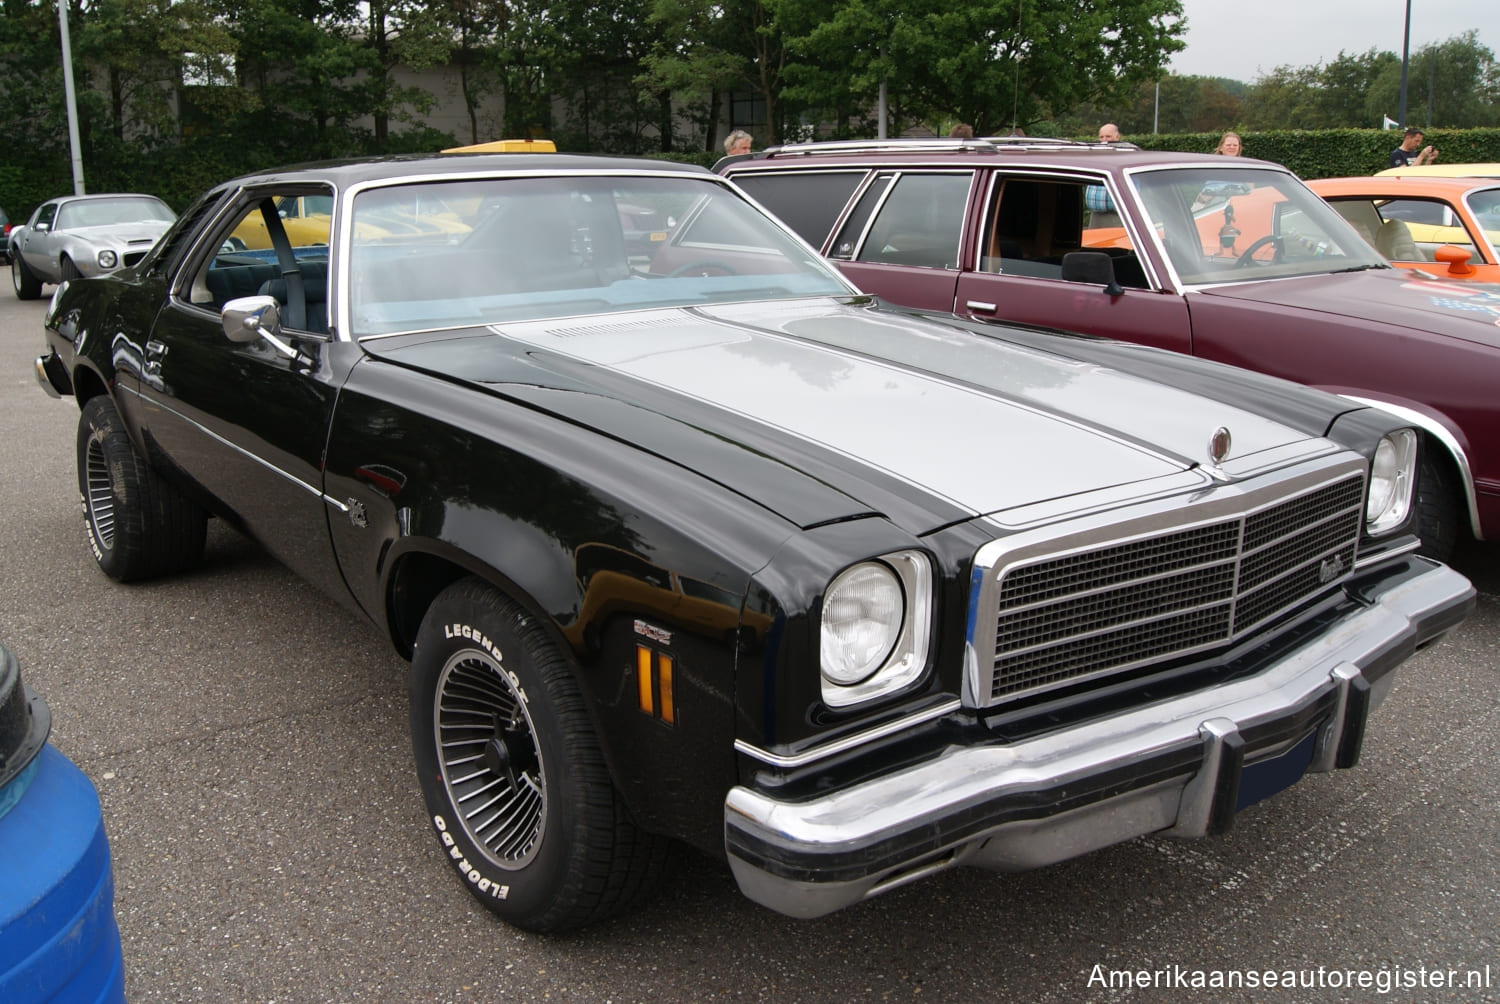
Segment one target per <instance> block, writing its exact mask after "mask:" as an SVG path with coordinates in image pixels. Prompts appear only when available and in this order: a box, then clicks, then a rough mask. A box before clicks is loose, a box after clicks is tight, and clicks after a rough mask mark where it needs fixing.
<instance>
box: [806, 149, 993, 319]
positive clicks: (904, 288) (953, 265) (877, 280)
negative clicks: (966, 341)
mask: <svg viewBox="0 0 1500 1004" xmlns="http://www.w3.org/2000/svg"><path fill="white" fill-rule="evenodd" d="M973 185H974V172H973V171H972V170H959V171H942V170H930V169H919V170H907V169H890V170H882V171H877V172H876V173H875V174H874V175H873V177H871V179H870V180H869V183H868V184H867V185H866V186H865V188H864V190H863V191H862V192H861V193H860V195H859V197H858V199H857V201H856V202H855V203H854V206H853V208H852V209H851V210H850V211H849V213H848V215H847V216H846V217H845V219H844V221H843V223H842V224H841V225H840V226H839V229H838V233H837V234H835V236H834V238H833V239H832V241H831V242H830V243H829V245H828V247H827V248H826V250H825V252H824V253H825V254H826V255H827V256H828V258H829V259H831V260H832V261H833V263H834V264H835V265H837V266H838V267H839V269H840V270H841V271H842V272H843V273H844V274H845V275H847V276H848V277H849V279H850V281H852V282H853V283H854V284H855V285H856V286H858V287H859V288H860V289H862V290H864V291H865V292H867V293H875V294H876V295H878V296H881V297H884V298H885V299H888V300H890V301H892V302H893V303H899V304H902V305H903V306H908V307H920V308H923V309H925V310H941V311H944V312H948V311H951V310H953V297H954V293H955V290H956V288H957V286H958V276H959V262H960V261H961V260H962V254H963V250H964V230H965V221H966V220H967V219H968V218H969V217H968V206H969V200H970V193H971V191H972V189H973Z"/></svg>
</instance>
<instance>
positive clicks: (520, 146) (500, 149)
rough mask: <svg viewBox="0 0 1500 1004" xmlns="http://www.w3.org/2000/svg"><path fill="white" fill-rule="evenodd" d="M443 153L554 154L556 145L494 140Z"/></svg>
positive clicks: (531, 141)
mask: <svg viewBox="0 0 1500 1004" xmlns="http://www.w3.org/2000/svg"><path fill="white" fill-rule="evenodd" d="M443 152H444V153H556V152H557V145H556V144H554V143H553V142H552V141H551V140H550V139H495V140H490V142H488V143H475V144H473V145H472V146H453V147H449V148H448V149H446V150H444V151H443Z"/></svg>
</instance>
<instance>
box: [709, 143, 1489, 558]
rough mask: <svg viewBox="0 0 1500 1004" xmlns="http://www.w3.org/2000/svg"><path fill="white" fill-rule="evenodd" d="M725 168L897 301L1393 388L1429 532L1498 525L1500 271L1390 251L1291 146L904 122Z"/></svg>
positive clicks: (1352, 391) (1450, 536)
mask: <svg viewBox="0 0 1500 1004" xmlns="http://www.w3.org/2000/svg"><path fill="white" fill-rule="evenodd" d="M718 170H719V171H720V173H722V174H724V175H726V176H728V177H730V178H732V179H733V180H734V182H735V183H736V184H738V185H739V186H740V187H741V188H742V189H744V190H745V191H746V192H747V193H749V194H750V195H751V196H752V197H753V198H755V199H756V200H757V201H759V202H760V203H762V204H763V205H764V206H766V207H767V208H768V209H770V210H771V211H772V212H773V213H775V214H776V215H778V216H780V217H781V219H782V220H783V221H785V222H786V223H787V224H788V225H790V226H791V227H792V228H794V229H795V230H796V231H797V232H798V233H800V234H801V235H802V236H803V237H804V238H805V239H806V240H807V241H808V242H809V243H810V244H812V245H813V246H814V247H816V248H818V250H819V251H821V252H822V253H823V254H824V255H826V256H827V257H828V258H830V259H831V260H832V261H834V262H835V263H836V264H837V265H838V266H839V268H841V269H842V270H843V271H844V273H845V274H846V275H848V277H849V278H850V279H852V280H853V281H854V283H855V284H856V285H858V286H859V287H860V288H862V289H863V290H865V291H866V292H870V293H874V294H877V295H879V296H881V297H882V298H884V299H887V300H890V301H893V302H895V303H898V304H902V305H906V306H910V307H918V308H922V309H926V310H936V311H944V312H947V311H952V312H956V313H957V314H959V315H960V316H963V317H967V318H973V319H977V320H981V321H1004V322H1008V323H1021V324H1029V325H1037V326H1042V327H1048V328H1058V329H1063V330H1067V331H1074V332H1083V333H1088V334H1096V335H1105V336H1108V337H1111V338H1117V339H1123V340H1126V341H1131V342H1139V343H1142V344H1144V345H1151V346H1158V347H1161V348H1167V349H1173V350H1176V351H1179V352H1186V353H1191V354H1193V355H1196V356H1201V357H1203V358H1205V359H1213V360H1217V361H1220V362H1225V363H1232V364H1235V365H1238V366H1243V367H1247V368H1250V369H1255V370H1260V371H1262V372H1265V373H1270V374H1273V375H1275V376H1280V377H1285V378H1288V379H1292V380H1296V381H1299V382H1301V383H1306V384H1311V385H1314V386H1317V387H1320V388H1322V389H1324V390H1329V391H1333V392H1335V393H1338V394H1343V395H1345V396H1347V397H1349V398H1352V399H1354V400H1357V401H1360V402H1363V403H1371V404H1376V405H1379V406H1381V407H1384V408H1386V409H1387V410H1389V411H1392V412H1394V413H1396V414H1398V415H1400V416H1402V417H1403V418H1404V419H1406V420H1407V421H1410V422H1412V423H1413V424H1415V425H1418V426H1420V427H1421V428H1422V429H1423V430H1425V433H1426V436H1425V444H1424V445H1425V461H1424V464H1423V467H1422V471H1421V474H1420V478H1419V480H1420V484H1419V504H1420V506H1421V509H1422V514H1421V515H1422V532H1423V538H1424V542H1425V547H1426V549H1427V551H1428V552H1429V553H1431V554H1433V555H1435V556H1439V557H1446V556H1447V555H1448V554H1449V553H1450V552H1451V551H1452V549H1453V547H1454V545H1455V543H1456V542H1457V541H1458V540H1459V539H1460V538H1461V536H1462V535H1463V534H1464V532H1465V531H1468V532H1471V533H1472V534H1473V535H1474V536H1475V537H1477V538H1480V539H1496V538H1500V435H1497V433H1500V286H1492V285H1486V284H1480V283H1475V284H1472V285H1465V286H1463V287H1459V286H1458V285H1457V284H1454V283H1441V282H1433V281H1427V280H1424V279H1422V278H1420V277H1415V276H1413V275H1411V274H1410V273H1407V272H1405V271H1403V270H1399V269H1395V268H1393V267H1391V265H1390V264H1389V262H1388V261H1387V260H1386V259H1385V258H1383V257H1381V256H1380V255H1379V253H1378V252H1377V251H1376V250H1375V249H1374V248H1372V246H1371V244H1370V242H1368V241H1366V240H1365V239H1363V238H1362V237H1361V236H1360V235H1359V234H1358V233H1357V232H1356V231H1355V230H1354V229H1353V228H1352V227H1351V226H1350V225H1349V223H1347V222H1346V221H1345V220H1344V219H1343V218H1342V217H1341V216H1339V215H1338V213H1336V212H1334V211H1333V210H1332V209H1331V208H1330V207H1329V206H1328V205H1327V204H1326V203H1324V202H1323V201H1322V200H1321V199H1319V198H1318V197H1317V196H1316V195H1314V194H1313V193H1312V191H1311V190H1309V189H1308V188H1307V186H1305V185H1304V184H1303V183H1302V182H1301V181H1299V180H1298V179H1297V178H1296V176H1294V175H1293V174H1292V173H1291V172H1290V171H1288V170H1287V169H1286V168H1284V167H1282V166H1280V165H1278V164H1272V163H1267V162H1265V161H1258V160H1250V159H1245V158H1228V157H1221V156H1216V155H1211V154H1178V153H1160V152H1146V151H1142V150H1140V149H1138V148H1136V147H1134V146H1133V145H1131V144H1128V143H1120V144H1099V143H1072V142H1068V141H1062V140H1042V139H1016V140H1000V139H991V140H969V141H960V140H896V141H868V142H865V141H860V142H842V143H810V144H803V145H794V146H782V147H773V148H771V149H768V150H766V151H765V152H763V153H760V154H755V155H753V156H750V157H743V158H737V159H734V160H726V161H723V162H721V163H720V165H719V167H718ZM1377 237H1378V235H1377ZM1376 246H1377V247H1378V240H1377V241H1376Z"/></svg>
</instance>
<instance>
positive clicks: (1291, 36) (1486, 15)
mask: <svg viewBox="0 0 1500 1004" xmlns="http://www.w3.org/2000/svg"><path fill="white" fill-rule="evenodd" d="M1406 4H1407V0H1182V11H1183V14H1184V15H1185V16H1186V17H1187V22H1188V30H1187V35H1186V36H1184V40H1185V41H1186V42H1187V48H1186V49H1184V50H1183V51H1182V52H1179V53H1178V54H1177V55H1176V56H1175V57H1174V58H1173V60H1172V63H1171V68H1172V70H1173V71H1174V72H1176V73H1180V74H1196V75H1199V76H1205V77H1231V78H1233V79H1235V80H1243V81H1245V82H1246V83H1250V82H1252V81H1254V80H1255V79H1256V78H1257V77H1259V76H1260V75H1261V74H1262V73H1269V72H1270V71H1271V70H1273V69H1275V68H1276V67H1278V66H1283V65H1290V66H1311V65H1312V64H1314V63H1328V62H1330V61H1332V60H1335V59H1337V58H1338V55H1339V50H1341V49H1342V50H1343V51H1344V52H1346V53H1348V54H1350V55H1359V54H1363V53H1365V52H1367V51H1369V50H1370V49H1371V48H1376V49H1383V50H1386V51H1389V52H1394V53H1395V54H1396V55H1397V56H1400V55H1401V43H1402V36H1403V34H1404V32H1405V30H1406ZM1470 28H1477V29H1479V42H1480V44H1481V45H1485V46H1488V47H1489V49H1490V50H1491V51H1492V52H1494V53H1495V54H1496V55H1497V56H1500V0H1411V51H1412V52H1413V53H1416V52H1417V51H1418V50H1419V49H1421V48H1422V47H1423V46H1424V45H1429V44H1431V43H1433V42H1442V41H1445V40H1447V39H1449V38H1452V37H1453V36H1454V35H1460V34H1462V33H1463V32H1465V31H1468V30H1469V29H1470Z"/></svg>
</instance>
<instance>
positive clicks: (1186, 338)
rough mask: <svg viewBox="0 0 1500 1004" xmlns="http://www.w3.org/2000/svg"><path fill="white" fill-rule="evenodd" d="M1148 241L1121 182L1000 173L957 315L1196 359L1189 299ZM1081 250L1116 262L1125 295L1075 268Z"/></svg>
mask: <svg viewBox="0 0 1500 1004" xmlns="http://www.w3.org/2000/svg"><path fill="white" fill-rule="evenodd" d="M1140 235H1141V231H1140V229H1139V226H1138V225H1137V224H1136V222H1135V217H1134V216H1133V215H1132V214H1131V213H1130V212H1129V207H1128V204H1127V203H1126V202H1125V200H1124V198H1123V197H1122V195H1121V192H1120V190H1119V188H1118V187H1117V185H1116V184H1115V182H1114V180H1113V179H1112V178H1108V177H1105V176H1102V175H1100V176H1088V175H1084V174H1076V175H1075V174H1063V173H1046V174H1043V173H1023V172H1011V171H1003V170H1002V171H995V172H993V173H992V174H991V176H990V177H989V179H988V190H987V192H986V193H985V196H984V202H983V209H982V216H981V218H980V225H979V228H978V234H977V238H976V247H975V248H974V249H973V253H972V254H971V255H970V256H969V257H968V258H967V259H966V260H965V262H964V270H963V274H962V275H961V276H960V277H959V280H958V288H957V294H956V300H955V305H954V310H955V311H956V312H957V313H958V314H960V315H962V316H965V317H973V318H975V319H978V320H995V321H1008V322H1015V323H1020V324H1034V325H1040V326H1043V327H1053V328H1061V329H1064V330H1067V331H1078V332H1084V333H1087V334H1094V335H1105V336H1107V337H1110V338H1120V339H1123V340H1126V341H1131V342H1141V343H1144V344H1147V345H1156V346H1159V347H1162V348H1168V349H1173V350H1175V351H1179V352H1188V353H1191V352H1192V327H1191V321H1190V319H1189V316H1188V309H1187V305H1186V303H1185V301H1184V298H1183V297H1182V296H1181V295H1180V294H1179V293H1177V292H1176V291H1175V290H1173V289H1171V288H1170V287H1169V286H1168V285H1167V284H1166V282H1165V281H1164V280H1163V279H1162V278H1161V277H1160V276H1159V274H1158V272H1157V270H1156V268H1155V265H1154V263H1153V262H1152V260H1151V258H1150V256H1149V255H1148V254H1146V253H1143V252H1142V250H1141V248H1140V247H1139V246H1138V242H1139V241H1140V239H1141V237H1140ZM1078 251H1092V252H1095V253H1097V254H1103V255H1108V256H1109V257H1110V259H1111V267H1112V269H1113V272H1114V276H1115V280H1116V282H1117V283H1118V284H1119V288H1118V289H1116V290H1111V291H1106V288H1105V286H1104V285H1103V284H1102V283H1101V282H1099V281H1097V279H1096V278H1094V277H1092V276H1090V277H1088V278H1083V277H1080V276H1079V275H1078V274H1076V273H1074V272H1072V271H1070V270H1065V269H1064V267H1063V259H1064V256H1066V255H1069V254H1071V253H1073V252H1078ZM1075 261H1076V260H1075ZM872 291H873V292H879V290H878V289H873V290H872Z"/></svg>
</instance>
